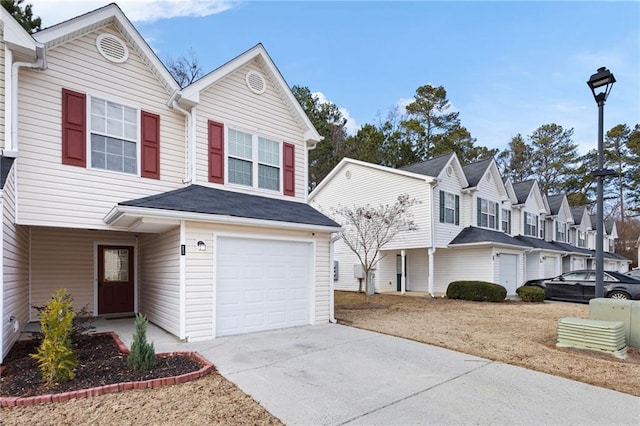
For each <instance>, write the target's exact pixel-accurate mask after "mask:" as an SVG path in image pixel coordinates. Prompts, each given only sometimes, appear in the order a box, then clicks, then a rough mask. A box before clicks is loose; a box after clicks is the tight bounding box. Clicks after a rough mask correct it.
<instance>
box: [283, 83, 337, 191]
mask: <svg viewBox="0 0 640 426" xmlns="http://www.w3.org/2000/svg"><path fill="white" fill-rule="evenodd" d="M291 91H292V92H293V95H294V96H295V97H296V99H297V100H298V102H299V103H300V106H301V107H302V109H303V110H304V112H305V113H306V114H307V116H308V117H309V119H310V120H311V123H313V125H314V127H315V128H316V130H317V131H318V133H320V135H321V136H323V137H324V139H323V140H322V141H320V142H318V144H317V145H316V147H315V149H313V150H311V151H309V190H312V189H313V188H315V187H316V186H317V185H318V184H319V183H320V182H321V181H322V179H324V178H325V176H327V175H328V174H329V172H330V171H331V170H332V169H333V168H334V167H335V166H336V165H337V164H338V163H339V162H340V160H341V159H342V158H343V157H344V152H345V148H346V147H345V140H346V138H347V131H346V128H345V126H346V124H347V119H346V118H344V117H343V115H342V113H341V112H340V109H339V108H338V106H337V105H336V104H334V103H332V102H321V101H320V99H319V98H318V96H316V95H314V94H312V93H311V91H310V90H309V88H308V87H302V86H293V87H292V88H291Z"/></svg>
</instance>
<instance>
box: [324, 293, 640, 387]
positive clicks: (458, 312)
mask: <svg viewBox="0 0 640 426" xmlns="http://www.w3.org/2000/svg"><path fill="white" fill-rule="evenodd" d="M363 302H364V295H362V294H357V293H352V292H336V296H335V316H336V318H337V319H338V320H339V321H341V322H344V323H346V324H348V325H351V326H353V327H358V328H363V329H367V330H372V331H377V332H380V333H385V334H389V335H393V336H398V337H403V338H407V339H411V340H415V341H418V342H423V343H428V344H432V345H436V346H441V347H444V348H448V349H453V350H456V351H459V352H464V353H467V354H470V355H476V356H479V357H483V358H488V359H491V360H494V361H499V362H504V363H507V364H512V365H518V366H521V367H526V368H529V369H531V370H537V371H541V372H544V373H548V374H553V375H556V376H562V377H566V378H569V379H572V380H577V381H581V382H584V383H589V384H592V385H595V386H600V387H604V388H609V389H613V390H617V391H620V392H625V393H628V394H631V395H635V396H640V387H639V386H638V377H640V350H638V349H630V350H629V353H628V356H627V359H626V360H620V359H618V358H615V357H614V356H612V355H608V354H603V353H600V352H595V351H589V350H578V349H564V348H562V349H561V348H556V346H555V343H556V336H557V328H558V320H560V318H564V317H577V318H588V317H589V306H588V305H584V304H574V303H562V302H545V303H535V304H534V303H524V302H516V301H505V302H503V303H486V302H467V301H462V300H449V299H446V298H431V297H429V296H400V295H394V294H376V295H373V296H369V303H375V304H381V305H387V307H386V308H383V309H371V310H366V309H352V308H351V306H354V305H358V304H360V303H363Z"/></svg>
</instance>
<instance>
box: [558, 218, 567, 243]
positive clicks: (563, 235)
mask: <svg viewBox="0 0 640 426" xmlns="http://www.w3.org/2000/svg"><path fill="white" fill-rule="evenodd" d="M556 241H560V242H562V243H564V242H565V241H567V224H566V223H564V222H556Z"/></svg>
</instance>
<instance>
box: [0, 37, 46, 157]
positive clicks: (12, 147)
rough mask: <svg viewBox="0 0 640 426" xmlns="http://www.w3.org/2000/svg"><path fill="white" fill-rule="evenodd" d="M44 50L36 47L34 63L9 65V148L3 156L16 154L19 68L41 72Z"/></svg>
mask: <svg viewBox="0 0 640 426" xmlns="http://www.w3.org/2000/svg"><path fill="white" fill-rule="evenodd" d="M46 56H47V55H46V50H45V49H44V47H42V46H39V47H36V58H38V59H37V60H36V61H35V62H14V63H13V64H12V65H11V82H10V84H11V95H10V96H11V123H10V125H11V139H10V140H9V146H5V149H4V151H3V155H4V156H6V157H16V156H17V154H18V75H19V72H20V68H31V69H38V70H43V69H46V68H47V58H46Z"/></svg>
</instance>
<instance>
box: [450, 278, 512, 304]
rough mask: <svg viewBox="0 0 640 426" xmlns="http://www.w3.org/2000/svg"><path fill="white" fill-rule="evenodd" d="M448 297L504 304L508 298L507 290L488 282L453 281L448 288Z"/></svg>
mask: <svg viewBox="0 0 640 426" xmlns="http://www.w3.org/2000/svg"><path fill="white" fill-rule="evenodd" d="M447 297H448V298H449V299H462V300H472V301H476V302H502V301H503V300H504V299H505V298H506V297H507V289H506V288H504V287H503V286H501V285H499V284H494V283H490V282H486V281H453V282H452V283H450V284H449V287H447Z"/></svg>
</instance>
